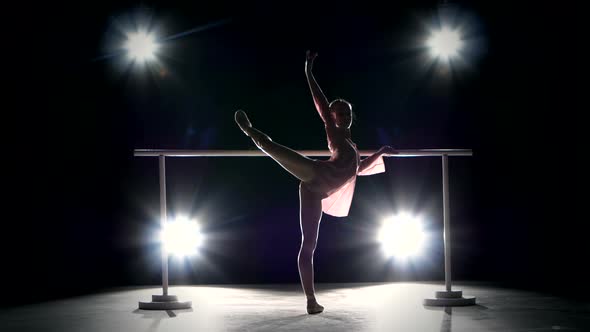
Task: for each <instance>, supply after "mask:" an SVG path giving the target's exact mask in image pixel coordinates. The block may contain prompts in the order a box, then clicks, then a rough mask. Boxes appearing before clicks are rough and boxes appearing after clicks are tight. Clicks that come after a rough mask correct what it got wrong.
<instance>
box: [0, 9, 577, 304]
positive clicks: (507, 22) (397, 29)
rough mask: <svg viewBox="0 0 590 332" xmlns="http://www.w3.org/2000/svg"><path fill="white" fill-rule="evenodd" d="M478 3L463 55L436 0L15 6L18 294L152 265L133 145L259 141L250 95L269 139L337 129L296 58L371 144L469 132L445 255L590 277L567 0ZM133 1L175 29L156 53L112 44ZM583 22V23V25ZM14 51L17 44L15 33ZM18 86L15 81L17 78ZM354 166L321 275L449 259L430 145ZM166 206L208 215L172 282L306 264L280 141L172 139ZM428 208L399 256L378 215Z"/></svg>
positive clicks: (100, 281)
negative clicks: (437, 48)
mask: <svg viewBox="0 0 590 332" xmlns="http://www.w3.org/2000/svg"><path fill="white" fill-rule="evenodd" d="M455 4H457V5H459V6H460V8H461V12H462V13H463V14H464V15H463V16H462V17H461V19H463V20H465V21H466V22H470V23H469V25H468V27H469V29H468V31H469V33H468V37H469V42H470V43H471V44H470V49H469V54H466V57H465V59H466V61H467V62H468V63H469V66H467V67H462V68H455V69H456V70H455V71H454V72H452V73H451V72H448V71H446V72H445V70H443V69H440V67H436V66H429V64H428V62H426V61H424V60H425V59H426V56H425V50H424V49H422V48H420V47H417V46H416V45H417V44H418V42H419V41H420V40H421V38H424V36H425V35H426V34H427V30H426V28H425V27H426V25H425V24H426V23H428V22H431V21H432V18H433V15H434V13H435V11H436V8H437V2H436V1H421V2H415V1H414V2H411V4H409V3H406V4H403V3H394V4H391V3H388V4H373V3H369V2H363V4H362V5H360V4H356V5H343V4H338V5H336V4H330V3H327V2H326V3H319V4H318V3H313V4H311V3H309V4H304V3H299V2H294V1H293V2H291V1H287V2H281V3H280V4H276V3H274V2H271V1H268V2H263V1H258V2H250V3H244V2H241V3H238V4H236V3H232V2H223V1H221V2H216V5H210V4H208V5H205V4H203V3H196V2H190V3H185V4H182V3H178V4H177V3H172V2H166V4H165V5H164V4H157V3H152V2H143V3H137V2H129V3H124V2H117V3H116V4H108V3H103V2H101V4H78V5H73V6H71V5H65V4H52V5H51V7H49V8H29V9H28V10H22V11H16V10H15V11H13V12H11V16H13V17H12V19H14V20H15V24H14V27H13V30H7V32H6V33H7V34H10V35H12V36H13V37H14V36H16V37H17V38H16V39H18V41H17V43H15V44H10V45H8V46H7V48H6V50H8V51H9V53H14V54H17V58H18V59H16V60H14V61H13V62H7V63H5V67H6V69H7V70H8V71H9V72H10V73H11V74H15V76H14V77H15V79H14V80H13V81H12V82H11V84H10V85H11V88H14V89H10V90H8V91H9V96H8V97H9V99H8V100H13V101H15V102H16V103H15V104H13V105H15V106H11V107H10V108H9V109H7V110H6V111H5V114H6V115H5V117H4V118H5V121H3V124H4V126H3V127H5V129H4V132H3V136H5V139H4V141H5V152H6V153H5V155H4V156H3V159H2V160H3V164H4V166H5V167H6V168H5V172H4V183H5V186H4V188H5V190H4V191H5V195H4V196H5V197H8V199H6V198H5V199H4V202H5V204H6V205H5V206H4V208H3V210H4V214H5V217H4V218H3V223H4V227H3V229H4V231H3V232H2V234H3V236H2V238H3V240H2V253H3V259H2V278H3V281H2V282H3V285H5V287H7V288H5V290H6V289H7V291H8V296H10V297H11V298H13V299H14V302H11V303H20V302H32V301H39V300H45V299H50V298H57V297H63V296H70V295H75V294H82V293H87V292H94V291H98V290H100V289H105V288H108V287H113V286H126V285H157V284H159V282H160V268H161V265H160V258H159V247H158V246H157V244H155V243H153V241H152V238H153V235H154V234H155V230H156V229H157V225H158V218H159V196H158V195H159V187H158V177H157V176H158V163H157V159H155V158H145V157H133V149H135V148H161V149H254V148H255V147H254V145H253V144H252V143H251V141H250V140H249V139H248V138H247V137H245V136H244V135H243V134H242V133H241V132H240V130H239V129H238V128H237V126H236V125H235V123H234V122H233V113H234V111H235V110H236V109H238V108H242V109H245V110H246V111H247V112H248V114H249V116H250V119H251V120H252V122H253V123H254V124H255V125H256V126H257V127H259V128H260V129H262V130H263V131H265V132H267V133H268V134H269V135H270V136H271V137H273V139H274V140H275V141H278V142H280V143H282V144H284V145H287V146H290V147H292V148H294V149H325V148H326V141H325V134H324V132H323V127H322V123H321V121H320V119H319V117H318V116H317V114H316V112H315V110H314V108H313V103H312V100H311V97H310V96H309V91H308V87H307V85H306V82H305V76H304V72H303V68H304V66H303V65H304V59H305V50H307V49H312V50H316V51H317V52H319V57H318V58H317V61H316V65H315V68H314V72H315V74H316V77H317V79H318V81H319V83H320V84H321V86H322V88H323V89H324V92H325V93H326V94H327V96H328V98H329V99H334V98H337V97H342V98H346V99H347V100H349V101H351V102H352V103H353V105H354V109H355V112H356V116H357V119H356V122H355V124H354V125H353V127H352V133H353V139H354V140H355V142H356V143H357V144H358V145H359V147H360V148H361V149H377V148H378V147H380V146H381V145H385V144H389V145H392V146H394V147H396V148H398V149H419V148H471V149H473V151H474V155H473V157H456V158H455V157H453V158H451V160H450V174H451V178H450V190H451V220H452V225H453V241H452V244H453V276H454V279H457V280H476V281H477V280H481V281H491V282H498V283H500V284H503V285H506V286H509V287H520V288H526V289H533V290H541V291H547V292H552V293H558V294H562V295H567V296H583V295H587V294H588V286H587V285H586V278H587V277H588V275H587V273H586V272H585V271H584V270H585V265H586V264H587V260H588V254H587V253H588V249H587V239H586V237H587V236H586V233H585V229H587V227H586V222H587V217H586V216H585V215H584V214H583V212H584V211H583V206H582V202H583V201H585V197H586V190H587V185H582V183H583V181H582V178H581V176H580V175H581V171H582V169H583V167H582V166H581V155H582V153H583V150H582V148H583V146H582V134H583V132H582V130H583V128H584V127H585V125H584V123H583V122H582V120H581V115H580V114H581V111H582V109H583V107H582V106H578V105H575V103H574V101H573V92H574V90H576V86H578V83H577V76H578V75H579V74H578V70H579V68H580V66H579V63H578V62H576V61H575V60H574V56H575V54H576V53H577V52H576V51H574V50H575V49H576V47H578V46H576V43H579V41H575V42H574V43H572V42H571V40H572V39H573V37H571V34H572V33H573V32H574V31H571V30H568V28H567V26H568V25H567V23H568V22H569V20H568V18H567V14H569V13H570V12H572V11H573V9H571V8H564V7H559V6H557V5H551V6H550V5H542V4H538V3H534V4H533V3H531V4H520V5H514V4H506V3H500V2H493V3H492V2H490V3H486V4H481V5H479V4H474V3H472V2H455ZM138 8H143V10H144V13H145V11H147V12H151V13H152V14H153V19H152V22H153V23H154V24H159V25H161V27H162V30H161V35H162V36H171V35H174V34H177V33H180V32H183V31H187V30H190V29H193V28H195V27H199V26H204V25H207V24H210V23H212V22H218V21H219V20H228V21H224V23H222V24H220V25H218V26H214V27H211V28H209V29H205V30H203V31H201V32H198V33H193V34H189V35H187V36H184V37H181V38H177V39H175V40H172V41H169V42H167V43H166V44H165V49H164V50H162V53H161V54H162V57H161V58H160V60H161V65H162V66H161V67H160V68H156V69H153V68H152V70H151V71H146V70H137V68H129V67H124V66H121V61H120V60H121V57H120V56H119V57H117V56H115V57H106V58H101V56H103V55H107V54H110V53H111V52H112V47H113V45H115V44H113V43H114V40H115V39H116V38H115V37H116V29H115V28H114V27H115V25H116V23H117V22H119V23H121V22H124V21H125V18H126V17H127V18H128V15H129V13H133V12H136V11H137V10H138ZM570 38H571V39H570ZM12 51H14V52H12ZM13 90H14V92H12V91H13ZM386 167H387V172H386V173H384V174H379V175H375V176H372V177H362V178H359V180H358V182H357V188H356V194H355V198H354V201H353V204H352V208H351V213H350V215H349V217H347V218H345V219H339V218H334V217H330V216H324V217H323V220H322V225H321V229H320V239H319V244H318V249H317V251H316V256H315V265H316V281H317V282H372V281H376V282H382V281H401V280H410V281H414V280H443V277H444V275H443V265H442V263H443V256H442V241H441V240H442V237H441V234H442V193H441V166H440V160H439V159H438V158H388V159H386ZM167 174H168V180H167V184H168V208H169V214H170V215H171V216H173V215H175V214H182V213H183V214H190V215H192V216H195V217H198V218H199V220H200V221H201V224H202V227H203V231H204V232H206V233H207V240H206V245H205V246H204V248H203V251H202V252H201V254H200V255H199V256H197V257H194V258H192V259H188V260H186V261H184V262H182V261H177V260H172V261H171V265H170V276H171V283H172V284H221V283H232V284H237V283H298V282H299V279H298V272H297V264H296V256H297V251H298V247H299V241H300V234H299V224H298V204H299V202H298V191H297V185H298V182H297V180H295V179H294V178H293V177H292V176H290V175H289V174H287V173H286V172H285V171H284V170H283V169H282V168H280V167H279V166H278V165H277V164H275V163H274V162H272V161H271V160H270V159H269V158H235V157H234V158H173V159H168V161H167ZM400 210H408V211H413V212H416V213H421V214H422V215H423V216H424V219H425V222H426V225H427V227H428V229H429V230H430V231H431V232H432V233H433V234H434V238H433V240H432V241H431V243H430V245H429V247H428V248H427V250H426V252H425V254H424V256H422V257H421V258H419V259H416V260H414V261H412V262H408V263H405V264H403V263H401V262H399V261H395V260H393V261H386V260H385V259H384V258H382V255H381V254H380V251H379V246H378V244H376V243H375V241H374V238H375V234H376V231H377V230H378V226H379V222H380V217H382V216H386V215H388V214H390V213H393V212H396V211H400Z"/></svg>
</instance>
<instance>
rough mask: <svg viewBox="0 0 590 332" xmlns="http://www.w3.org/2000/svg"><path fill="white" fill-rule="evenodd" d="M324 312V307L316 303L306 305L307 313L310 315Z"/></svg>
mask: <svg viewBox="0 0 590 332" xmlns="http://www.w3.org/2000/svg"><path fill="white" fill-rule="evenodd" d="M322 311H324V307H323V306H321V305H320V304H319V303H317V302H313V303H308V304H307V313H308V314H310V315H314V314H319V313H320V312H322Z"/></svg>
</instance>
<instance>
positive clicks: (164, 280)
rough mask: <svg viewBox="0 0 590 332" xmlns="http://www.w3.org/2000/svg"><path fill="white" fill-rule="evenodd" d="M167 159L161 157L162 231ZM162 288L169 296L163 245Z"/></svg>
mask: <svg viewBox="0 0 590 332" xmlns="http://www.w3.org/2000/svg"><path fill="white" fill-rule="evenodd" d="M165 158H166V157H164V156H159V159H160V222H161V224H162V228H161V229H162V230H163V229H164V227H165V226H166V222H167V216H166V215H167V214H166V159H165ZM162 288H163V294H164V295H168V253H167V252H166V250H165V249H164V243H162Z"/></svg>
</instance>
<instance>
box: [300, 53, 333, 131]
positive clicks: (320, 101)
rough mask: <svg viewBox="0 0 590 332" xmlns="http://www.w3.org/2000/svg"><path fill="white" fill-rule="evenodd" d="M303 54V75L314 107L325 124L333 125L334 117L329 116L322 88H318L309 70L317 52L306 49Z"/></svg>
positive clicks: (326, 100) (328, 107)
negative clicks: (304, 56) (304, 57)
mask: <svg viewBox="0 0 590 332" xmlns="http://www.w3.org/2000/svg"><path fill="white" fill-rule="evenodd" d="M305 55H306V59H305V76H306V77H307V84H309V89H310V90H311V96H312V97H313V102H314V104H315V108H316V110H317V111H318V113H319V114H320V117H321V118H322V120H323V121H324V123H325V124H326V125H333V124H334V119H332V117H331V116H330V106H329V104H328V99H326V96H325V95H324V93H323V92H322V89H320V86H319V84H318V83H317V82H316V80H315V77H313V73H312V72H311V70H312V67H313V61H314V60H315V58H316V56H317V55H318V54H317V53H313V54H312V53H311V52H310V51H307V52H306V54H305Z"/></svg>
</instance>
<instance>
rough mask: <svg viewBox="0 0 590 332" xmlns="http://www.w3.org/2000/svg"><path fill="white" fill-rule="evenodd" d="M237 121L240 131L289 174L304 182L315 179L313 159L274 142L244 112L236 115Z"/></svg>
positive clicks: (240, 111)
mask: <svg viewBox="0 0 590 332" xmlns="http://www.w3.org/2000/svg"><path fill="white" fill-rule="evenodd" d="M235 120H236V123H237V124H238V125H239V126H240V129H242V131H243V132H244V133H245V134H246V135H248V136H250V138H252V141H254V143H255V144H256V146H258V148H259V149H260V150H262V151H263V152H265V153H266V154H267V155H269V156H270V157H271V158H272V159H274V160H275V161H276V162H277V163H279V165H281V166H282V167H283V168H284V169H286V170H287V171H288V172H289V173H291V174H292V175H293V176H295V177H296V178H298V179H299V180H301V181H304V182H308V181H311V180H312V179H313V177H314V176H315V173H316V172H315V170H316V168H315V163H314V161H313V160H312V159H310V158H307V157H306V156H304V155H302V154H300V153H299V152H297V151H295V150H292V149H289V148H288V147H286V146H283V145H280V144H278V143H276V142H273V140H272V139H271V138H270V137H268V136H267V135H266V134H264V133H263V132H261V131H260V130H258V129H256V128H254V127H252V124H251V123H250V120H248V117H247V116H246V113H244V111H242V110H239V111H237V112H236V113H235Z"/></svg>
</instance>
